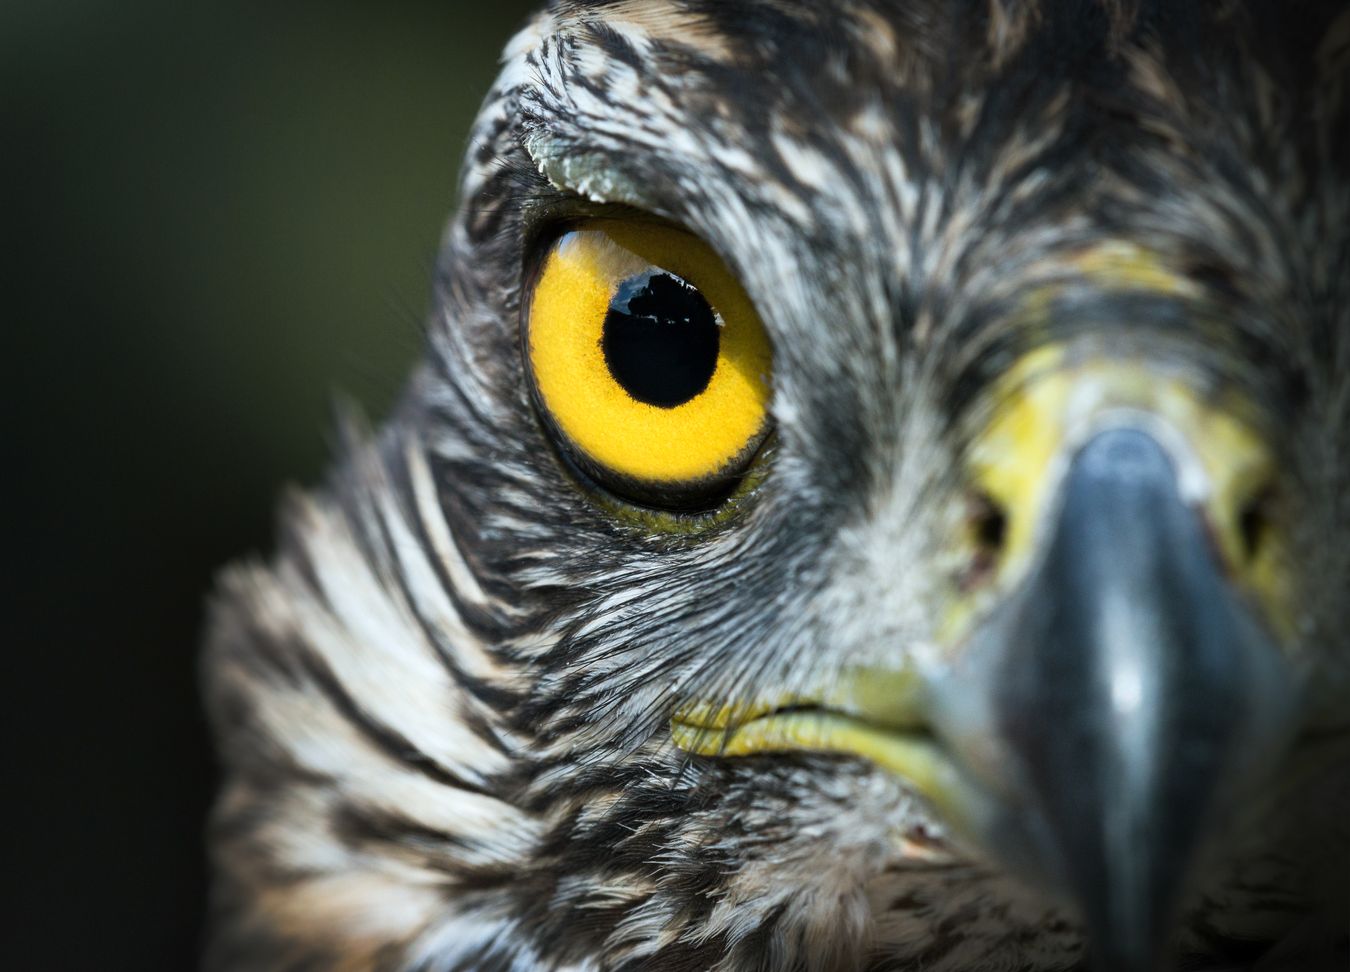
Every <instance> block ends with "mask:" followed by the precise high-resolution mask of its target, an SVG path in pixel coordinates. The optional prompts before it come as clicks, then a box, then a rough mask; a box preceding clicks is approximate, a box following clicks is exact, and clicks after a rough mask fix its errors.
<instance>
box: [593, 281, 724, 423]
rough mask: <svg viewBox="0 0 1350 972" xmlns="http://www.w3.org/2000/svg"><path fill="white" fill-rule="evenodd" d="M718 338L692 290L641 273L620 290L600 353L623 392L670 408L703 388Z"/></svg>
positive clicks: (707, 312)
mask: <svg viewBox="0 0 1350 972" xmlns="http://www.w3.org/2000/svg"><path fill="white" fill-rule="evenodd" d="M718 338H719V334H718V327H717V318H716V316H715V315H714V314H713V309H712V308H711V307H710V306H709V305H708V302H707V300H705V299H704V297H703V295H702V294H701V293H699V292H698V290H697V289H696V288H694V287H692V286H690V285H689V284H688V283H686V282H685V281H683V280H681V279H680V278H679V277H677V276H675V275H674V274H672V273H667V272H665V271H664V270H646V271H643V272H642V273H639V274H637V275H636V276H633V277H629V278H628V279H627V280H625V281H624V282H623V283H621V284H620V285H619V290H618V293H616V294H615V295H614V299H613V300H611V301H610V302H609V313H607V314H606V315H605V331H604V335H603V336H602V337H601V338H600V347H601V349H602V350H603V351H604V353H605V364H606V365H608V366H609V373H610V374H611V375H613V376H614V380H615V381H617V382H618V383H619V384H620V385H622V386H623V389H624V391H626V392H628V394H629V395H631V396H633V398H635V399H637V400H638V401H639V402H645V403H647V404H648V405H657V406H660V407H661V408H674V407H675V406H677V405H683V404H684V403H685V402H687V401H689V400H690V399H692V398H694V397H695V396H697V395H698V394H699V393H701V392H702V391H703V389H705V388H707V387H708V382H709V381H711V380H712V376H713V372H714V371H716V370H717V345H718Z"/></svg>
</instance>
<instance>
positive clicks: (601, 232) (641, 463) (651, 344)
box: [526, 220, 772, 496]
mask: <svg viewBox="0 0 1350 972" xmlns="http://www.w3.org/2000/svg"><path fill="white" fill-rule="evenodd" d="M526 343H527V348H528V357H529V361H530V367H531V370H532V372H533V375H534V382H535V387H536V389H537V390H538V394H539V398H540V399H541V400H542V403H543V406H544V410H545V411H546V412H547V414H548V416H549V418H550V419H551V420H552V422H553V424H554V425H555V426H556V428H557V430H558V431H559V432H560V433H561V434H562V436H563V437H564V438H565V439H566V440H567V443H568V444H569V445H570V447H571V451H572V452H573V453H574V454H575V455H576V456H577V457H578V458H580V459H581V460H583V462H584V463H585V464H586V465H587V466H588V467H590V469H591V471H594V472H598V473H599V474H600V475H602V476H604V477H606V478H608V479H610V480H611V481H614V480H617V481H618V483H619V484H620V485H621V486H622V487H627V488H629V489H630V490H636V491H637V492H639V493H644V494H649V495H657V496H669V495H678V494H681V493H683V492H685V491H687V490H691V489H692V490H701V489H703V488H707V487H712V488H715V487H716V486H717V485H718V484H721V483H725V482H727V481H728V480H729V479H732V478H734V477H735V476H736V475H738V474H739V473H740V472H741V471H742V470H743V468H744V466H745V464H746V463H748V461H749V459H750V458H751V457H752V456H753V454H754V451H755V448H756V447H757V446H758V445H759V443H760V442H761V441H762V439H763V437H764V435H765V432H766V431H767V428H768V404H769V389H770V374H771V367H772V357H771V352H770V349H769V341H768V337H767V336H766V335H765V333H764V327H763V325H762V324H761V323H760V321H759V318H758V316H757V315H756V314H755V309H754V307H753V306H752V305H751V303H750V299H749V298H748V297H747V296H746V295H745V292H744V291H743V290H742V289H741V287H740V284H739V283H737V281H736V279H735V278H734V277H732V276H731V274H730V273H728V272H727V270H726V268H725V267H724V266H723V265H722V262H721V261H720V260H718V258H717V256H716V255H715V254H714V253H713V252H712V251H711V250H710V249H709V248H708V247H707V246H705V245H704V244H703V243H702V242H700V241H699V240H698V239H696V238H695V237H693V236H691V235H689V234H688V233H684V232H682V231H680V230H676V229H671V228H669V227H665V226H658V225H655V224H650V223H639V222H623V221H618V220H614V221H610V220H606V221H596V222H592V223H589V224H586V225H585V226H583V227H582V228H580V229H577V230H575V231H573V232H570V233H567V234H566V235H564V236H563V237H561V238H560V239H559V240H558V241H557V242H556V243H555V244H554V245H553V248H552V250H551V251H550V252H549V254H548V256H547V258H546V259H545V261H544V266H543V271H542V273H541V275H540V277H539V281H538V283H537V284H536V285H535V289H534V295H533V298H532V300H531V303H530V314H529V324H528V331H527V342H526Z"/></svg>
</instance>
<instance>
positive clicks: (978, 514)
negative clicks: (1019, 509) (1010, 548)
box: [961, 493, 1008, 590]
mask: <svg viewBox="0 0 1350 972" xmlns="http://www.w3.org/2000/svg"><path fill="white" fill-rule="evenodd" d="M966 529H967V530H968V531H969V533H968V536H969V537H970V540H969V542H970V544H971V546H972V547H973V551H972V554H973V555H972V557H971V559H970V562H969V566H968V567H967V568H966V570H965V572H964V575H963V577H962V584H961V586H962V587H963V588H964V589H966V590H971V589H972V588H975V587H977V586H979V585H980V584H982V583H984V582H986V581H988V580H991V579H992V578H993V575H994V572H995V569H996V568H997V567H998V562H999V560H1000V559H1001V558H1002V556H1003V548H1004V545H1005V544H1006V543H1007V540H1008V514H1007V512H1006V511H1005V510H1004V508H1003V507H1002V506H1001V505H1000V504H999V503H998V502H996V501H995V500H994V498H993V497H991V496H989V495H988V494H987V493H976V494H974V495H972V496H971V497H970V499H969V501H968V512H967V514H966Z"/></svg>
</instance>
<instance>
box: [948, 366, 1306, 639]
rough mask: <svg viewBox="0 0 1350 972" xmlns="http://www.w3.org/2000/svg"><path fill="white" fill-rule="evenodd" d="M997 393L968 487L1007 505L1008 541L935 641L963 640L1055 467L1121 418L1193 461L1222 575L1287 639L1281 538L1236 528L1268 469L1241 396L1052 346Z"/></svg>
mask: <svg viewBox="0 0 1350 972" xmlns="http://www.w3.org/2000/svg"><path fill="white" fill-rule="evenodd" d="M995 394H996V397H995V401H996V402H997V403H998V405H997V408H996V411H995V414H994V416H993V419H992V421H991V422H990V423H989V424H988V426H987V427H986V428H985V430H984V431H983V432H982V433H981V435H980V436H979V437H978V438H977V439H976V440H975V442H974V445H973V448H972V450H971V455H970V462H969V468H970V474H971V479H972V482H973V483H974V484H975V485H976V486H977V487H978V488H979V489H981V490H982V491H983V492H985V493H986V494H987V495H988V496H989V497H990V498H991V499H992V500H993V501H994V502H995V503H996V504H997V505H998V506H999V507H1001V508H1002V509H1003V510H1004V511H1005V512H1006V514H1007V527H1006V534H1005V540H1004V544H1003V548H1002V551H1001V557H1000V560H999V562H998V564H997V568H996V570H997V572H996V575H995V578H994V583H993V584H991V585H989V587H990V590H989V591H988V592H984V593H983V594H982V593H980V592H976V593H974V594H972V595H971V596H970V597H968V598H958V599H957V600H956V601H955V602H954V603H953V605H952V606H951V610H950V612H949V614H948V616H947V618H946V619H945V624H944V632H943V637H942V638H941V640H942V642H943V643H945V644H956V643H959V641H960V640H961V639H962V637H963V636H964V635H965V633H966V632H967V631H968V630H969V628H970V626H971V625H972V624H974V623H976V621H977V620H978V617H979V616H980V615H982V614H983V611H984V609H985V607H986V606H987V605H986V603H985V602H986V601H988V600H989V599H990V598H992V597H994V596H996V595H997V594H998V593H999V592H1001V591H1004V590H1007V589H1008V588H1009V587H1010V586H1011V585H1012V584H1014V583H1016V581H1017V580H1018V579H1019V578H1020V577H1022V576H1023V575H1024V573H1025V571H1026V570H1027V569H1028V567H1029V566H1030V562H1031V559H1032V557H1033V555H1034V553H1035V550H1036V546H1037V542H1038V540H1039V539H1040V537H1039V533H1040V531H1041V529H1042V528H1043V527H1044V526H1045V524H1046V522H1047V520H1048V518H1049V517H1048V513H1049V510H1048V505H1049V503H1050V502H1051V500H1052V499H1053V494H1054V492H1055V489H1056V486H1057V480H1058V476H1057V475H1056V471H1057V470H1058V469H1059V468H1060V467H1061V466H1062V465H1063V463H1064V462H1065V461H1066V460H1067V458H1068V455H1069V453H1070V452H1071V451H1072V448H1073V446H1075V445H1077V444H1081V443H1082V442H1083V441H1085V439H1086V437H1087V436H1088V435H1090V433H1091V432H1092V431H1094V430H1095V429H1097V428H1102V427H1105V426H1108V425H1110V424H1112V423H1113V422H1114V421H1117V420H1124V421H1136V422H1139V421H1142V422H1144V423H1146V424H1147V425H1149V426H1150V427H1153V428H1155V429H1156V430H1157V431H1158V432H1159V433H1160V434H1161V435H1162V436H1163V437H1164V438H1165V439H1170V440H1172V441H1173V442H1175V443H1176V444H1177V445H1178V447H1179V449H1180V450H1181V451H1182V453H1183V457H1184V458H1185V460H1186V462H1187V463H1189V464H1190V468H1183V469H1182V470H1181V476H1182V482H1183V486H1182V488H1183V490H1185V491H1186V492H1188V494H1189V495H1188V496H1187V498H1188V499H1189V500H1191V501H1192V502H1193V503H1194V504H1195V505H1196V507H1197V509H1198V510H1199V511H1201V512H1202V513H1204V514H1205V515H1206V518H1207V520H1208V522H1209V524H1210V527H1211V530H1212V536H1213V538H1214V540H1215V543H1216V545H1217V548H1218V553H1219V556H1220V558H1221V560H1222V562H1223V563H1224V565H1225V567H1226V569H1227V571H1228V573H1229V576H1230V577H1231V578H1232V580H1233V581H1234V582H1235V583H1236V584H1238V585H1239V586H1240V587H1242V588H1244V589H1245V590H1247V591H1248V592H1249V593H1250V594H1251V595H1252V596H1254V597H1256V598H1257V599H1258V601H1259V602H1260V604H1261V607H1262V608H1263V609H1264V611H1265V614H1266V616H1267V617H1268V618H1269V619H1270V620H1271V622H1272V623H1273V624H1274V625H1275V626H1276V627H1277V628H1278V629H1279V631H1278V633H1279V634H1281V635H1284V636H1286V638H1285V640H1286V641H1287V640H1290V639H1289V637H1288V636H1290V635H1291V634H1292V627H1291V626H1292V619H1291V618H1290V616H1289V613H1288V603H1289V602H1288V594H1289V590H1288V579H1287V577H1286V576H1285V574H1286V572H1285V569H1284V566H1285V565H1284V554H1283V551H1282V550H1281V547H1280V544H1279V538H1278V536H1277V535H1276V534H1275V533H1274V531H1269V533H1270V535H1269V536H1266V537H1263V538H1262V542H1261V544H1260V545H1259V546H1258V547H1257V548H1256V551H1255V553H1254V554H1251V553H1249V551H1248V550H1247V548H1246V543H1245V541H1244V538H1243V535H1242V521H1243V513H1244V510H1246V509H1247V508H1248V507H1249V506H1250V505H1251V504H1252V503H1254V502H1256V501H1259V500H1260V498H1261V493H1262V490H1264V489H1265V488H1267V487H1268V486H1269V485H1270V484H1271V482H1272V481H1273V479H1274V472H1275V470H1274V460H1273V458H1272V456H1271V453H1270V451H1269V449H1268V448H1267V446H1266V444H1265V442H1264V440H1263V439H1262V437H1261V435H1260V434H1259V433H1258V432H1257V431H1256V429H1255V427H1254V425H1253V424H1252V423H1250V422H1249V421H1247V420H1246V418H1245V417H1244V416H1245V415H1246V414H1247V409H1246V408H1245V407H1244V405H1243V403H1241V402H1239V401H1207V400H1205V399H1203V398H1202V397H1201V396H1200V395H1199V394H1198V393H1197V392H1196V390H1195V388H1194V386H1193V383H1191V382H1188V381H1187V380H1186V379H1185V376H1184V375H1183V374H1181V373H1179V372H1177V371H1176V370H1174V369H1167V368H1165V367H1162V366H1160V365H1156V364H1154V363H1152V362H1149V361H1146V360H1143V359H1129V358H1124V359H1121V358H1110V357H1084V358H1081V359H1078V360H1071V358H1070V356H1069V355H1068V353H1067V352H1066V350H1065V349H1064V348H1060V347H1048V348H1044V349H1041V350H1038V351H1035V352H1032V353H1031V354H1029V355H1027V356H1026V357H1025V358H1023V359H1022V360H1021V361H1020V362H1018V363H1017V364H1016V365H1015V366H1014V367H1013V368H1012V369H1011V370H1010V371H1009V372H1008V373H1007V374H1006V375H1005V377H1004V379H1003V380H1002V382H1001V383H1000V386H999V388H998V389H997V390H996V393H995ZM1175 458H1178V457H1174V459H1175Z"/></svg>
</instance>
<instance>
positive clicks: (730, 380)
mask: <svg viewBox="0 0 1350 972" xmlns="http://www.w3.org/2000/svg"><path fill="white" fill-rule="evenodd" d="M1348 119H1350V15H1347V14H1346V13H1345V12H1343V11H1342V10H1341V9H1340V7H1339V5H1337V4H1331V5H1327V4H1322V5H1318V4H1314V3H1277V2H1274V0H1271V2H1254V3H1242V2H1216V3H1204V4H1202V3H1172V2H1162V0H1157V2H1150V0H1095V2H1089V0H1083V2H1077V3H1050V2H1042V3H1037V2H1019V0H905V2H899V0H896V2H889V0H839V2H830V3H824V2H805V0H802V2H793V0H719V2H716V3H714V2H711V0H666V2H658V0H611V2H601V0H557V2H555V3H553V4H552V5H551V6H550V7H549V9H548V10H547V11H545V12H543V13H541V14H539V15H538V16H537V17H536V18H535V19H534V20H533V21H532V22H531V23H530V24H529V25H528V26H527V27H526V28H525V29H524V30H523V31H522V32H521V33H520V34H519V35H518V36H517V37H516V38H515V39H514V40H513V41H511V43H510V45H509V47H508V48H507V50H506V54H505V66H504V69H503V71H502V74H501V77H500V79H499V81H498V82H497V84H496V86H495V87H494V89H493V91H492V93H491V94H490V96H489V98H488V101H487V104H486V106H485V107H484V109H483V111H482V114H481V116H480V118H479V120H478V122H477V125H476V126H475V128H474V131H473V136H472V140H471V144H470V150H469V157H468V163H467V166H466V175H465V177H464V184H463V207H462V209H461V211H460V214H459V215H458V216H457V217H456V218H455V219H454V221H453V222H452V223H451V224H450V227H449V230H448V233H447V236H446V240H445V246H444V251H443V254H442V258H441V261H440V263H439V268H438V274H437V278H436V302H435V313H434V315H433V318H432V320H431V322H430V326H429V330H428V336H427V344H426V350H425V356H424V358H423V360H422V362H421V363H420V365H419V367H418V368H417V370H416V372H415V374H414V375H413V377H412V379H411V381H410V383H409V386H408V390H407V392H406V395H405V396H404V398H403V399H402V401H401V404H400V405H399V406H398V408H397V409H396V411H395V414H394V415H393V416H392V417H391V418H390V419H389V421H388V422H387V423H386V424H385V425H384V426H383V427H382V428H381V429H380V430H379V431H378V432H375V433H373V434H367V433H366V432H364V431H363V430H362V429H361V428H360V427H359V425H358V423H355V422H348V423H347V425H346V427H345V430H344V431H345V439H344V455H343V458H342V460H341V463H340V464H339V466H338V467H337V469H336V471H335V473H334V474H333V475H332V477H331V479H330V480H329V481H328V483H327V485H326V487H325V488H324V489H322V490H321V491H318V492H315V493H312V494H308V495H300V496H296V497H295V498H294V499H293V500H292V501H291V502H290V503H289V505H288V507H287V510H286V513H285V517H284V521H283V522H284V535H283V538H282V541H281V546H280V550H279V552H278V554H277V556H276V558H275V560H274V561H273V562H272V563H270V564H269V565H266V566H263V565H250V566H243V567H239V568H236V569H234V570H233V571H231V572H230V573H229V574H228V575H227V576H226V578H225V579H224V581H223V584H222V589H221V591H220V594H219V596H218V599H217V604H216V609H215V612H214V620H213V625H212V635H211V638H210V642H209V646H208V651H207V656H206V661H205V679H206V688H207V693H208V698H209V703H210V708H211V715H212V719H213V723H214V727H215V733H216V736H217V739H218V741H219V746H220V749H221V753H222V757H223V761H224V764H225V768H226V782H225V786H224V789H223V792H222V794H221V796H220V799H219V803H218V806H217V808H216V812H215V816H214V820H213V827H212V840H213V855H214V863H215V869H216V887H215V904H214V911H215V918H214V921H215V926H214V933H213V936H212V939H213V941H212V945H211V949H210V957H209V959H208V966H209V967H210V968H211V969H214V970H235V969H250V970H260V969H287V970H297V969H319V968H323V969H339V970H358V969H388V970H396V969H409V970H411V969H417V970H426V972H432V970H435V972H451V970H464V972H468V970H478V969H482V970H489V969H490V970H521V972H524V970H534V969H539V970H576V972H582V970H585V972H591V970H595V972H599V970H648V969H650V970H662V969H673V970H703V969H717V970H723V972H741V970H751V969H765V970H769V969H773V970H780V969H781V970H794V969H795V970H835V969H839V970H861V969H873V970H883V969H891V970H902V969H924V970H930V972H943V970H968V969H975V970H998V969H1005V970H1019V969H1026V970H1051V969H1068V968H1075V967H1080V966H1084V965H1091V966H1092V967H1095V968H1097V969H1101V970H1113V972H1114V970H1128V972H1143V970H1150V969H1155V968H1164V967H1167V966H1169V965H1171V964H1172V963H1174V962H1189V963H1191V965H1189V966H1187V967H1193V968H1215V967H1223V968H1234V967H1245V963H1250V962H1258V963H1264V964H1258V966H1257V967H1258V968H1263V969H1277V968H1316V967H1318V963H1331V962H1335V961H1337V957H1338V956H1339V957H1340V961H1344V955H1345V952H1344V951H1343V949H1344V938H1345V934H1346V924H1347V922H1346V915H1347V898H1348V897H1350V607H1348V605H1350V597H1348V596H1347V594H1348V593H1350V137H1347V120H1348ZM1338 949H1341V951H1339V952H1338Z"/></svg>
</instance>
